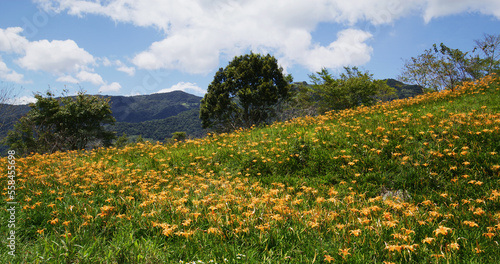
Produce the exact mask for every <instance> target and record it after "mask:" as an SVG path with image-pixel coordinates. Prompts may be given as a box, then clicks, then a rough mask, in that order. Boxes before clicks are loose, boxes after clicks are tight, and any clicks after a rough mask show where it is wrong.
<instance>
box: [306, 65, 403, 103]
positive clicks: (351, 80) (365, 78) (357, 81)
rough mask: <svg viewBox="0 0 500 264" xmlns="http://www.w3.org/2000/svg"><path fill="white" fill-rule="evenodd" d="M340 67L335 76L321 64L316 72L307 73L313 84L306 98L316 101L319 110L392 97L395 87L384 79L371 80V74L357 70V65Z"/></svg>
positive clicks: (373, 101) (394, 93)
mask: <svg viewBox="0 0 500 264" xmlns="http://www.w3.org/2000/svg"><path fill="white" fill-rule="evenodd" d="M344 70H345V73H342V74H340V78H338V79H335V78H334V77H333V76H332V75H331V74H330V73H329V72H328V70H326V69H324V68H323V69H322V70H321V71H320V72H317V73H316V74H317V75H316V74H311V75H310V76H309V77H310V78H311V81H312V83H313V85H312V86H311V91H310V92H309V93H307V94H308V95H307V96H309V98H310V99H309V100H310V101H316V104H317V105H318V110H319V112H320V113H324V112H326V111H330V110H342V109H347V108H352V107H355V106H360V105H365V106H368V105H373V104H374V103H375V102H377V101H382V100H390V99H391V98H394V97H395V95H396V92H395V89H394V88H392V87H390V86H388V85H387V82H386V81H384V80H374V79H373V75H372V74H370V73H368V72H361V71H360V70H359V69H358V68H357V67H352V68H351V67H344Z"/></svg>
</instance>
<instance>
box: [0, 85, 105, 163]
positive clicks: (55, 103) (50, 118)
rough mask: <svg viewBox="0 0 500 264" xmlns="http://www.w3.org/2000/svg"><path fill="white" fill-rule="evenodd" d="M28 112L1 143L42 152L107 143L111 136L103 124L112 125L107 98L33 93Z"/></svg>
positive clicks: (20, 151) (81, 94) (25, 152)
mask: <svg viewBox="0 0 500 264" xmlns="http://www.w3.org/2000/svg"><path fill="white" fill-rule="evenodd" d="M35 98H36V99H37V101H36V102H35V103H32V104H30V107H31V109H30V111H29V112H28V114H27V115H25V116H23V117H22V118H21V119H20V120H19V121H18V122H17V123H16V124H15V125H14V129H13V130H11V131H9V133H8V135H7V137H6V138H5V139H4V144H7V145H9V146H10V147H11V148H12V149H16V151H17V152H18V153H24V154H28V153H30V152H38V153H46V152H49V153H50V152H55V151H65V150H78V149H86V148H90V147H92V146H93V145H94V146H101V145H102V146H109V145H111V141H112V140H113V139H114V138H115V135H114V133H113V132H111V131H107V130H105V129H104V127H103V125H105V124H113V123H114V122H115V119H114V117H113V116H112V115H111V109H110V105H109V103H108V102H109V99H106V98H102V97H99V96H90V95H85V93H84V92H79V93H78V95H77V96H74V97H61V98H55V97H54V94H52V93H51V92H47V94H46V97H44V96H42V95H40V94H37V95H35Z"/></svg>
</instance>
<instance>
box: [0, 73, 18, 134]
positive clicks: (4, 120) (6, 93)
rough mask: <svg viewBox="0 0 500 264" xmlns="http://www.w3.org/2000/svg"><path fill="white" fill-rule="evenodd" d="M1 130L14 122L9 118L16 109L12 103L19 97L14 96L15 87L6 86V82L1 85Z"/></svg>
mask: <svg viewBox="0 0 500 264" xmlns="http://www.w3.org/2000/svg"><path fill="white" fill-rule="evenodd" d="M0 84H1V87H0V113H1V115H0V129H1V128H2V127H3V126H4V125H7V124H8V123H9V124H10V122H12V120H9V117H10V116H11V114H12V113H13V109H14V107H13V106H12V103H13V101H14V99H15V97H16V96H17V94H14V87H13V86H10V85H7V84H5V83H4V82H2V83H0Z"/></svg>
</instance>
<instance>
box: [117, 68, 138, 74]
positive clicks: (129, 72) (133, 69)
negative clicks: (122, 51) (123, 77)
mask: <svg viewBox="0 0 500 264" xmlns="http://www.w3.org/2000/svg"><path fill="white" fill-rule="evenodd" d="M116 70H117V71H121V72H124V73H126V74H128V75H129V76H134V74H135V68H134V67H127V66H120V67H118V68H117V69H116Z"/></svg>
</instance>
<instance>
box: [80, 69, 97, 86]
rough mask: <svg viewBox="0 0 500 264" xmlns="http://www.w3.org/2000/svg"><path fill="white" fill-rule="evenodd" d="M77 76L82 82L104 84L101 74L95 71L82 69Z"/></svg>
mask: <svg viewBox="0 0 500 264" xmlns="http://www.w3.org/2000/svg"><path fill="white" fill-rule="evenodd" d="M76 78H77V79H78V80H80V81H81V82H89V83H91V84H93V85H103V84H104V80H103V79H102V77H101V75H99V74H97V73H94V72H88V71H81V72H79V73H78V74H77V75H76Z"/></svg>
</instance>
